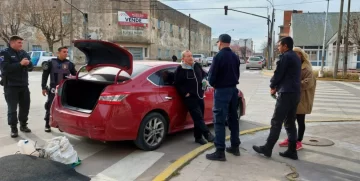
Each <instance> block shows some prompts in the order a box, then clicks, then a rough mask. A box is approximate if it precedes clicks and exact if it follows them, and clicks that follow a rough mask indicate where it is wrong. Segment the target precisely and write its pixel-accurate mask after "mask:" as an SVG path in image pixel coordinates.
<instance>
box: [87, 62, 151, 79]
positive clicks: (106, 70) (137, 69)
mask: <svg viewBox="0 0 360 181" xmlns="http://www.w3.org/2000/svg"><path fill="white" fill-rule="evenodd" d="M133 66H134V67H133V72H132V74H131V75H129V74H128V73H126V72H125V71H121V73H120V74H119V76H121V77H126V78H133V77H135V76H137V75H139V74H140V73H141V72H144V71H146V70H147V69H149V68H150V66H148V65H142V64H133ZM118 72H119V69H118V68H114V67H101V68H98V69H96V70H93V71H91V72H90V73H89V74H91V75H116V74H117V73H118Z"/></svg>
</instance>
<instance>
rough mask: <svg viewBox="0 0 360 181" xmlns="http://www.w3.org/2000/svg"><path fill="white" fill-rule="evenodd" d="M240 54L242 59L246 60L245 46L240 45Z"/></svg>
mask: <svg viewBox="0 0 360 181" xmlns="http://www.w3.org/2000/svg"><path fill="white" fill-rule="evenodd" d="M240 52H241V56H242V58H243V59H244V60H246V54H247V47H245V46H243V47H240Z"/></svg>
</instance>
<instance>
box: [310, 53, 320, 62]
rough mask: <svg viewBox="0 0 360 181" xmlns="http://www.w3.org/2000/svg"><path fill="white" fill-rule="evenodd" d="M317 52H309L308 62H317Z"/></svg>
mask: <svg viewBox="0 0 360 181" xmlns="http://www.w3.org/2000/svg"><path fill="white" fill-rule="evenodd" d="M317 53H318V52H317V51H311V52H310V61H311V60H312V61H314V60H317V57H318V56H317Z"/></svg>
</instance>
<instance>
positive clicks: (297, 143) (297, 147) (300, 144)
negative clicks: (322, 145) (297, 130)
mask: <svg viewBox="0 0 360 181" xmlns="http://www.w3.org/2000/svg"><path fill="white" fill-rule="evenodd" d="M301 149H303V146H302V143H301V141H298V142H296V150H301Z"/></svg>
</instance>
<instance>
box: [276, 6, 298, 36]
mask: <svg viewBox="0 0 360 181" xmlns="http://www.w3.org/2000/svg"><path fill="white" fill-rule="evenodd" d="M293 13H294V14H295V13H303V11H300V10H287V11H284V20H283V22H284V23H283V25H281V26H279V28H280V31H279V32H280V33H279V40H280V39H281V38H283V37H287V36H289V35H290V27H291V17H292V14H293Z"/></svg>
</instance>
